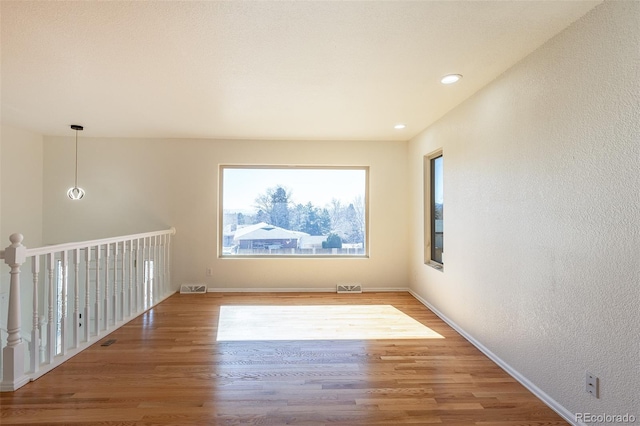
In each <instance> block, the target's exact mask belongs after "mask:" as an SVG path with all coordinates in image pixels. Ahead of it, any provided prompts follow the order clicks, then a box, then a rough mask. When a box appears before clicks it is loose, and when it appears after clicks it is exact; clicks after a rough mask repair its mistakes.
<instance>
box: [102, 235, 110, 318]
mask: <svg viewBox="0 0 640 426" xmlns="http://www.w3.org/2000/svg"><path fill="white" fill-rule="evenodd" d="M110 258H111V251H110V244H105V262H104V315H103V318H104V323H103V325H102V326H103V327H104V329H105V330H106V329H108V328H109V315H110V314H111V312H109V305H110V303H109V260H110Z"/></svg>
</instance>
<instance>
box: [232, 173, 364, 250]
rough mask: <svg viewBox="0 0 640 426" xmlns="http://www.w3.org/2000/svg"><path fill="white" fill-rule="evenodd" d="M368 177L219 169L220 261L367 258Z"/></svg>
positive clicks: (351, 174) (360, 175)
mask: <svg viewBox="0 0 640 426" xmlns="http://www.w3.org/2000/svg"><path fill="white" fill-rule="evenodd" d="M367 172H368V169H367V168H364V167H359V168H340V167H331V168H321V167H313V168H310V167H253V166H252V167H248V166H247V167H239V166H222V167H221V180H222V196H221V200H222V233H221V234H222V241H221V247H222V256H365V255H366V250H367V247H366V241H367V235H366V229H367V226H366V212H367V208H366V202H367V201H366V194H367Z"/></svg>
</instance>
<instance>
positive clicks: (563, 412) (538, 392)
mask: <svg viewBox="0 0 640 426" xmlns="http://www.w3.org/2000/svg"><path fill="white" fill-rule="evenodd" d="M408 291H409V293H411V295H412V296H413V297H415V298H416V299H418V301H420V303H422V304H423V305H424V306H426V307H427V308H429V310H430V311H431V312H433V313H434V314H436V315H437V316H438V317H439V318H440V319H441V320H442V321H444V322H446V323H447V324H448V325H449V326H450V327H451V328H453V329H454V330H455V331H457V332H458V333H460V335H462V337H464V338H465V339H466V340H468V341H469V342H470V343H471V344H472V345H473V346H475V347H476V348H478V349H479V350H480V352H482V353H483V354H485V355H486V356H487V357H488V358H489V359H490V360H491V361H493V362H495V363H496V364H498V366H499V367H500V368H502V369H503V370H504V371H505V372H507V374H509V375H510V376H511V377H513V378H514V379H516V380H517V381H518V382H520V384H522V385H523V386H524V387H525V388H527V389H528V390H529V391H530V392H531V393H533V394H534V395H535V396H537V397H538V398H539V399H540V400H541V401H542V402H544V403H545V404H547V405H548V406H549V408H551V409H552V410H553V411H555V412H556V413H558V414H559V415H560V416H561V417H562V418H563V419H565V420H566V421H567V422H569V423H570V424H572V425H574V426H586V425H585V424H584V423H582V422H577V421H576V419H575V416H574V414H573V413H572V412H570V411H569V410H567V409H566V408H565V407H563V406H562V405H560V403H558V401H556V400H555V399H553V398H551V397H550V396H549V395H548V394H547V393H546V392H544V391H543V390H542V389H540V388H539V387H537V386H536V385H535V384H533V383H532V382H531V381H530V380H529V379H527V378H526V377H525V376H523V375H522V374H520V372H518V371H517V370H516V369H515V368H513V367H511V366H510V365H509V364H507V363H506V362H504V361H503V360H502V359H501V358H500V357H498V356H497V355H496V354H494V353H493V352H491V351H490V350H489V349H488V348H487V347H486V346H484V345H483V344H482V343H480V342H479V341H477V340H476V339H475V338H474V337H473V336H471V335H470V334H468V333H467V332H466V331H465V330H463V329H462V328H460V327H459V326H458V324H456V323H455V322H453V321H452V320H451V319H449V318H448V317H447V316H446V315H444V314H443V313H442V312H440V311H439V310H438V309H436V308H435V307H434V306H433V305H432V304H431V303H429V302H427V301H426V300H425V299H423V298H422V297H421V296H420V295H418V294H417V293H416V292H414V291H413V290H411V289H409V290H408Z"/></svg>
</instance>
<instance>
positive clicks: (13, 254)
mask: <svg viewBox="0 0 640 426" xmlns="http://www.w3.org/2000/svg"><path fill="white" fill-rule="evenodd" d="M23 239H24V237H23V236H22V234H12V235H11V236H10V237H9V241H11V245H10V246H9V247H7V248H6V249H5V251H4V262H5V263H6V264H7V265H9V267H10V268H11V272H10V273H11V282H10V287H9V315H8V318H7V331H8V332H9V338H8V339H7V346H6V347H5V348H4V350H3V352H2V360H3V364H4V365H3V366H2V368H3V370H2V383H1V384H0V390H2V391H13V390H16V389H18V388H19V387H21V386H24V385H25V384H26V383H27V382H28V381H29V378H28V377H27V376H25V374H24V356H25V351H24V350H25V344H24V342H23V341H22V337H21V336H20V266H21V265H22V264H23V263H24V262H25V260H26V259H27V248H26V247H25V246H23V245H22V240H23Z"/></svg>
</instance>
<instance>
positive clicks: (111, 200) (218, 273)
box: [44, 129, 408, 289]
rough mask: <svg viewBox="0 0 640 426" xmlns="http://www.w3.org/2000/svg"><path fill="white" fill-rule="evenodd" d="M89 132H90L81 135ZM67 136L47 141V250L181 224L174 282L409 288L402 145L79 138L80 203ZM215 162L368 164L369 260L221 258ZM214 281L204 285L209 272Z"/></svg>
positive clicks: (404, 148)
mask: <svg viewBox="0 0 640 426" xmlns="http://www.w3.org/2000/svg"><path fill="white" fill-rule="evenodd" d="M87 131H88V129H87V130H85V133H86V132H87ZM72 149H73V143H72V139H71V138H54V137H47V138H45V176H46V181H45V196H44V206H45V211H46V215H45V216H46V217H45V227H44V228H45V242H46V243H53V242H62V241H69V240H81V239H88V238H101V237H106V236H115V235H123V234H127V233H137V232H144V231H151V230H157V229H164V228H167V227H169V226H175V227H176V229H177V234H176V236H175V239H174V242H175V244H174V245H173V249H174V263H173V265H174V269H173V274H172V278H173V279H174V284H175V285H178V284H180V283H198V282H205V283H207V284H208V285H209V286H210V287H217V288H263V289H269V288H272V289H273V288H285V289H296V288H307V289H330V288H333V289H335V285H336V284H337V283H338V282H361V283H362V285H363V287H364V288H365V289H373V288H383V287H386V288H389V287H404V288H406V286H407V283H408V277H407V272H408V260H407V259H408V255H407V253H408V247H407V244H406V241H407V239H408V236H407V233H408V231H407V229H408V227H407V220H406V218H407V193H406V191H405V190H404V189H403V188H405V186H406V181H407V174H406V167H405V166H406V161H407V143H406V142H357V141H350V142H342V141H332V142H304V141H289V142H278V141H253V142H252V141H215V140H157V139H99V138H88V137H85V138H82V139H81V140H80V153H79V156H80V170H79V184H80V186H82V187H83V188H84V189H85V190H86V191H87V195H86V196H85V198H84V199H83V200H82V201H81V202H79V203H78V202H73V201H70V200H68V199H67V198H66V195H65V193H66V190H67V188H68V185H69V182H72V181H73V168H72V163H71V161H72V158H73V156H72V155H71V154H72ZM218 164H294V165H307V164H310V165H365V166H370V176H369V180H370V217H369V219H370V225H369V226H370V239H369V241H370V257H369V258H368V259H219V258H218V257H217V256H218V254H217V252H216V247H217V238H218V228H217V215H218ZM209 267H210V268H213V270H214V274H213V275H214V276H213V277H206V276H205V275H206V270H207V268H209Z"/></svg>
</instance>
